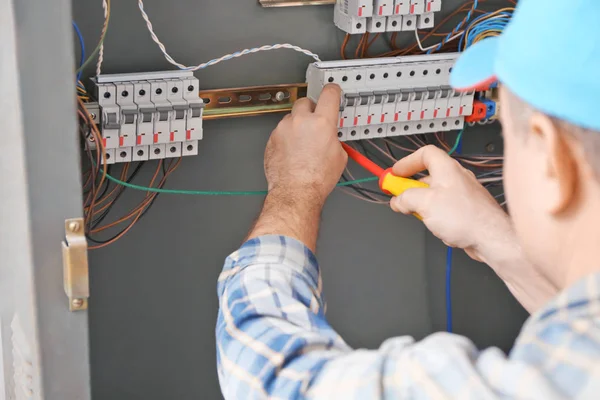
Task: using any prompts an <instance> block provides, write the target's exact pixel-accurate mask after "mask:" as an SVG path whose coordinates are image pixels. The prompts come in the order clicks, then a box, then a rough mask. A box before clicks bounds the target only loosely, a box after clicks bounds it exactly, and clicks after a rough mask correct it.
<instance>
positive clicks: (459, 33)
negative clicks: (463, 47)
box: [415, 30, 465, 53]
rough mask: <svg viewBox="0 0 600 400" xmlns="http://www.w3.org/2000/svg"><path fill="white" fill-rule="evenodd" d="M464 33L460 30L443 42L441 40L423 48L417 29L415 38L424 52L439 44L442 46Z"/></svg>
mask: <svg viewBox="0 0 600 400" xmlns="http://www.w3.org/2000/svg"><path fill="white" fill-rule="evenodd" d="M464 34H465V31H460V32H458V33H457V34H456V35H454V36H452V37H451V38H450V39H448V40H446V41H445V42H443V41H442V43H439V44H434V45H433V46H429V47H426V48H423V45H422V44H421V39H420V38H419V32H418V31H417V30H415V38H416V39H417V44H418V45H419V49H420V50H421V51H422V52H424V53H425V52H427V51H429V50H432V49H435V48H436V47H438V46H439V45H440V44H441V45H442V46H443V45H444V44H446V43H450V42H452V41H453V40H456V39H458V38H460V37H462V36H463V35H464Z"/></svg>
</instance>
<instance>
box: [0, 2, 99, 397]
mask: <svg viewBox="0 0 600 400" xmlns="http://www.w3.org/2000/svg"><path fill="white" fill-rule="evenodd" d="M70 6H71V5H70V3H69V2H68V0H53V1H48V0H0V38H1V41H2V43H1V44H0V110H1V111H0V112H1V113H2V116H1V117H0V342H1V347H0V400H3V399H11V400H12V399H17V400H20V399H36V400H37V399H47V400H87V399H89V398H90V382H89V380H90V378H89V376H90V375H89V356H88V353H89V351H88V324H87V312H86V311H77V312H71V311H69V304H70V302H69V300H68V299H67V296H66V295H65V291H64V289H63V261H62V249H61V242H62V241H63V240H64V238H65V220H66V219H69V218H77V217H81V216H82V206H81V182H80V165H79V156H78V153H79V150H78V149H79V147H78V137H77V130H76V123H75V116H74V115H75V114H74V110H75V98H74V84H75V78H74V71H73V65H74V63H73V44H72V43H73V42H72V36H71V35H72V32H71V9H70ZM72 227H75V226H72ZM83 254H85V253H83Z"/></svg>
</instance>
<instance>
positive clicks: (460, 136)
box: [448, 129, 465, 155]
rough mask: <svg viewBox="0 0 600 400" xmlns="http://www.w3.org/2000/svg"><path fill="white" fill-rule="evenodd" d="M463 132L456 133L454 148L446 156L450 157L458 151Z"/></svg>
mask: <svg viewBox="0 0 600 400" xmlns="http://www.w3.org/2000/svg"><path fill="white" fill-rule="evenodd" d="M464 131H465V130H464V129H463V130H461V131H460V132H459V133H458V136H457V137H456V142H455V143H454V146H453V147H452V148H451V149H450V151H449V152H448V155H452V154H454V152H455V151H457V150H458V148H459V147H460V144H461V141H462V136H463V132H464Z"/></svg>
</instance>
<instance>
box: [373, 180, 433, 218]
mask: <svg viewBox="0 0 600 400" xmlns="http://www.w3.org/2000/svg"><path fill="white" fill-rule="evenodd" d="M379 187H380V188H381V190H382V191H383V192H384V193H387V194H391V195H394V196H400V195H401V194H402V193H404V192H405V191H407V190H408V189H424V188H428V187H429V185H428V184H426V183H423V182H421V181H417V180H414V179H408V178H402V177H400V176H395V175H394V174H392V171H391V170H387V171H385V172H384V174H383V175H382V176H381V179H380V180H379ZM414 216H415V217H417V218H418V219H420V220H423V218H421V216H420V215H418V214H414Z"/></svg>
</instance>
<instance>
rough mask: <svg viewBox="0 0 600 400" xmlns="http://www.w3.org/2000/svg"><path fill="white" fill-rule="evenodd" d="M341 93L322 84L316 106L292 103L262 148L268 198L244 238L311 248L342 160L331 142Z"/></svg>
mask: <svg viewBox="0 0 600 400" xmlns="http://www.w3.org/2000/svg"><path fill="white" fill-rule="evenodd" d="M340 96H341V91H340V88H339V87H338V86H337V85H327V86H325V88H324V89H323V92H322V93H321V96H320V97H319V101H318V103H317V104H316V105H315V104H314V103H313V102H312V101H311V100H309V99H306V98H305V99H301V100H298V101H297V102H296V103H295V104H294V107H293V109H292V113H291V114H289V115H286V116H285V117H284V118H283V120H282V121H281V122H280V123H279V125H278V126H277V128H275V130H274V131H273V133H272V134H271V138H270V139H269V142H268V143H267V148H266V150H265V175H266V176H267V181H268V184H269V194H268V195H267V198H266V199H265V204H264V206H263V210H262V213H261V215H260V217H259V218H258V220H257V222H256V225H255V226H254V228H253V230H252V231H251V232H250V235H249V236H248V238H249V239H251V238H254V237H258V236H262V235H284V236H289V237H293V238H295V239H298V240H300V241H301V242H303V243H304V244H305V245H306V246H307V247H309V248H310V249H311V250H313V251H314V250H315V247H316V242H317V233H318V229H319V217H320V214H321V210H322V208H323V205H324V204H325V200H326V199H327V197H328V196H329V194H330V193H331V192H332V191H333V189H334V188H335V185H336V184H337V182H338V181H339V179H340V176H341V175H342V172H343V171H344V167H345V166H346V162H347V160H348V156H347V155H346V152H344V150H343V149H342V146H341V145H340V142H339V140H338V138H337V121H338V115H339V108H340Z"/></svg>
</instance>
